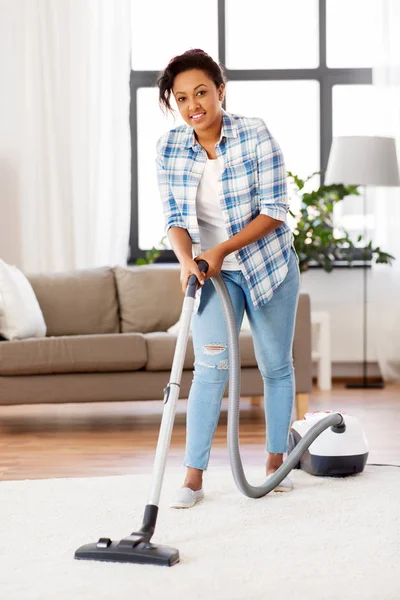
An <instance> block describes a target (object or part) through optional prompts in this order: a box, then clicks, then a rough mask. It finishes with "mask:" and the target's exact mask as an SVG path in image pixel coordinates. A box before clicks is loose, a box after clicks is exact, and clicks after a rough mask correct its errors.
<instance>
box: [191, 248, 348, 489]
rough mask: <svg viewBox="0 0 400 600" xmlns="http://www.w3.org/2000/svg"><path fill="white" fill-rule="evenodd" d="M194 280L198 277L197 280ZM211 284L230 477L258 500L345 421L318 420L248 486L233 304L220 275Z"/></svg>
mask: <svg viewBox="0 0 400 600" xmlns="http://www.w3.org/2000/svg"><path fill="white" fill-rule="evenodd" d="M197 264H198V268H199V270H200V271H201V272H204V273H206V272H207V270H208V263H207V262H206V261H204V260H199V261H198V263H197ZM196 281H197V278H196ZM211 281H212V282H213V285H214V287H215V289H216V291H217V293H218V296H219V298H220V301H221V304H222V307H223V312H224V319H225V324H226V328H227V332H228V351H229V401H228V452H229V460H230V464H231V469H232V474H233V478H234V480H235V483H236V485H237V487H238V489H239V490H240V491H241V492H242V494H244V495H245V496H248V497H249V498H261V497H262V496H265V495H266V494H268V493H269V492H271V491H273V490H274V489H275V488H276V487H277V485H278V484H279V483H281V481H283V479H284V478H285V477H286V476H287V475H288V473H290V471H291V470H292V469H294V468H295V467H296V465H297V464H298V462H299V460H300V457H301V456H302V455H303V454H304V452H306V450H307V449H308V448H309V447H310V446H311V444H312V443H313V441H314V440H315V439H316V438H317V437H318V436H319V435H320V434H321V433H322V432H323V431H325V429H327V428H328V427H332V430H333V431H336V432H338V433H339V432H340V431H343V430H344V428H345V422H344V418H343V416H342V415H341V414H340V413H332V414H331V415H329V416H327V417H324V418H323V419H321V420H319V421H318V423H316V424H315V425H314V426H313V427H312V428H311V429H310V430H309V431H308V432H307V433H306V434H305V435H304V437H303V438H302V440H301V441H300V442H299V443H298V444H297V445H296V446H295V448H294V449H293V451H292V452H291V453H290V454H289V456H288V457H287V458H286V460H285V461H284V463H283V464H282V465H281V466H280V467H279V469H278V470H277V471H275V473H273V475H271V476H270V477H269V478H268V480H266V481H265V483H263V484H262V485H256V486H254V485H251V484H250V483H249V482H248V481H247V479H246V476H245V473H244V469H243V464H242V459H241V456H240V449H239V412H240V406H239V403H240V371H241V365H240V351H239V332H238V327H237V323H236V318H235V313H234V310H233V306H232V301H231V298H230V296H229V292H228V289H227V287H226V284H225V281H224V279H223V278H222V276H221V275H218V276H216V277H211Z"/></svg>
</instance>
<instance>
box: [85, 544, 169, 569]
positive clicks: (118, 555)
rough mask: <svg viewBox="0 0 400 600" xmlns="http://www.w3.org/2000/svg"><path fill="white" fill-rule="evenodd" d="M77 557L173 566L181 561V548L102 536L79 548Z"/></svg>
mask: <svg viewBox="0 0 400 600" xmlns="http://www.w3.org/2000/svg"><path fill="white" fill-rule="evenodd" d="M75 558H76V559H78V560H100V561H106V562H121V563H137V564H141V565H159V566H160V567H172V566H173V565H175V564H176V563H177V562H179V550H177V549H176V548H170V547H169V546H157V545H155V544H151V543H150V542H139V543H136V542H135V541H134V542H132V539H130V538H129V537H127V538H125V539H123V540H121V541H120V542H112V541H111V540H110V539H109V538H100V539H99V541H98V542H97V543H94V544H86V545H85V546H81V547H80V548H78V550H76V552H75Z"/></svg>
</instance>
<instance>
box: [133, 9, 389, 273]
mask: <svg viewBox="0 0 400 600" xmlns="http://www.w3.org/2000/svg"><path fill="white" fill-rule="evenodd" d="M377 4H379V0H302V1H301V2H299V1H298V0H280V2H276V1H275V0H247V1H246V4H245V7H246V10H245V11H244V10H243V6H244V5H243V2H242V1H241V0H229V1H228V0H208V2H207V3H206V4H203V5H202V8H203V9H205V10H200V11H197V12H196V14H195V15H194V14H193V19H192V20H190V22H189V20H188V19H189V17H188V9H187V6H186V5H183V4H182V3H181V2H177V0H171V1H170V2H168V3H165V4H164V5H163V4H162V3H161V4H160V3H159V2H158V1H156V0H147V2H146V3H145V4H144V5H143V4H142V5H141V6H140V10H139V9H138V10H137V11H135V9H133V10H132V34H133V35H132V37H133V45H132V56H133V58H132V73H131V135H132V219H131V235H130V258H129V262H130V263H131V264H132V263H135V262H136V259H137V258H139V257H143V256H145V254H146V251H147V250H149V249H150V248H152V247H153V246H155V247H156V248H161V245H160V241H161V239H162V237H163V236H164V219H163V214H162V206H161V201H160V198H159V193H158V188H157V179H156V169H155V144H156V141H157V139H158V138H159V137H160V135H162V133H163V132H164V131H167V130H169V129H171V128H172V127H173V126H174V125H175V124H179V123H182V120H181V118H180V116H179V113H178V112H177V115H176V121H175V122H174V119H173V118H172V117H168V118H166V117H164V115H163V113H162V112H161V110H160V108H159V106H158V89H157V88H156V87H155V83H156V78H157V74H158V72H159V71H160V70H161V69H163V68H164V67H165V66H166V64H167V62H168V60H169V59H170V58H172V56H174V55H176V54H180V53H182V52H184V51H185V50H187V49H188V48H195V47H198V48H203V49H204V50H205V51H206V52H208V53H209V54H210V55H211V56H213V58H214V59H215V60H217V61H219V62H220V63H221V64H223V65H224V67H225V72H226V75H227V80H228V83H227V88H226V101H225V104H224V108H226V110H228V111H230V112H233V113H235V112H237V113H239V114H245V115H248V116H259V117H262V118H263V119H265V121H266V123H267V125H268V127H269V128H270V130H271V132H272V134H273V135H274V136H275V137H276V139H277V140H278V142H279V144H280V145H281V147H282V150H283V152H284V155H285V160H286V164H287V168H288V169H289V170H291V171H293V172H295V173H297V174H298V175H300V176H304V177H306V176H308V175H310V174H311V173H312V172H313V171H317V170H319V169H321V168H322V169H325V168H326V165H327V162H328V156H329V150H330V146H331V141H332V135H339V134H340V132H346V135H350V134H351V132H350V130H349V129H350V126H351V128H353V130H354V129H355V128H356V126H359V130H358V133H360V132H361V131H362V133H364V134H367V133H368V131H367V130H366V129H365V127H364V125H365V118H363V111H367V112H368V110H369V108H368V107H369V106H370V103H371V102H372V103H373V102H374V100H373V99H372V97H371V94H370V90H371V89H372V86H371V84H372V63H371V61H372V59H373V57H374V47H373V43H372V42H371V40H372V41H373V38H374V36H373V32H372V29H371V28H372V27H373V24H374V20H376V18H377V15H378V12H377V11H378V7H377ZM183 7H185V10H183ZM155 14H157V19H155V18H154V15H155ZM346 32H347V33H346ZM144 49H146V51H144ZM361 98H362V100H360V99H361ZM362 124H364V125H362ZM362 127H364V129H362ZM315 179H317V178H315ZM310 185H311V186H313V185H314V186H315V185H318V181H314V182H313V183H310ZM346 202H347V201H346ZM357 210H359V212H357ZM361 213H362V207H361V203H360V202H359V200H358V202H357V206H356V205H354V206H353V207H351V206H350V204H349V206H347V207H346V211H345V212H342V214H339V213H338V217H339V218H340V219H343V224H346V227H349V229H350V228H351V227H354V233H356V232H357V230H358V229H357V227H358V225H357V223H356V220H357V218H358V216H359V215H360V214H361ZM159 260H160V261H171V262H175V261H176V258H175V255H174V253H173V252H172V250H167V251H166V252H164V253H163V254H162V256H161V257H160V259H159Z"/></svg>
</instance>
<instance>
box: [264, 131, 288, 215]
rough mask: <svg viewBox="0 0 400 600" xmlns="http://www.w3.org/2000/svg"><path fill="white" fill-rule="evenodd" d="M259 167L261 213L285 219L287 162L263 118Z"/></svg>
mask: <svg viewBox="0 0 400 600" xmlns="http://www.w3.org/2000/svg"><path fill="white" fill-rule="evenodd" d="M257 169H258V182H259V190H260V214H263V215H268V216H269V217H272V218H273V219H277V220H278V221H285V220H286V213H287V212H288V210H289V202H288V191H287V173H286V167H285V162H284V158H283V154H282V151H281V149H280V146H279V144H278V142H277V141H276V140H275V139H274V138H273V136H272V135H271V133H270V131H269V130H268V128H267V126H266V124H265V123H264V121H263V120H262V119H260V125H259V126H258V129H257Z"/></svg>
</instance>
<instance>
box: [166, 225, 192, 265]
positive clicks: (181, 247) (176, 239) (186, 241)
mask: <svg viewBox="0 0 400 600" xmlns="http://www.w3.org/2000/svg"><path fill="white" fill-rule="evenodd" d="M167 235H168V239H169V242H170V244H171V248H172V250H173V251H174V252H175V256H176V258H177V259H178V260H179V262H180V263H181V264H182V262H183V261H184V260H185V259H187V258H190V259H192V238H191V237H190V235H189V233H188V231H187V229H183V228H182V227H170V229H168V233H167Z"/></svg>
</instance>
